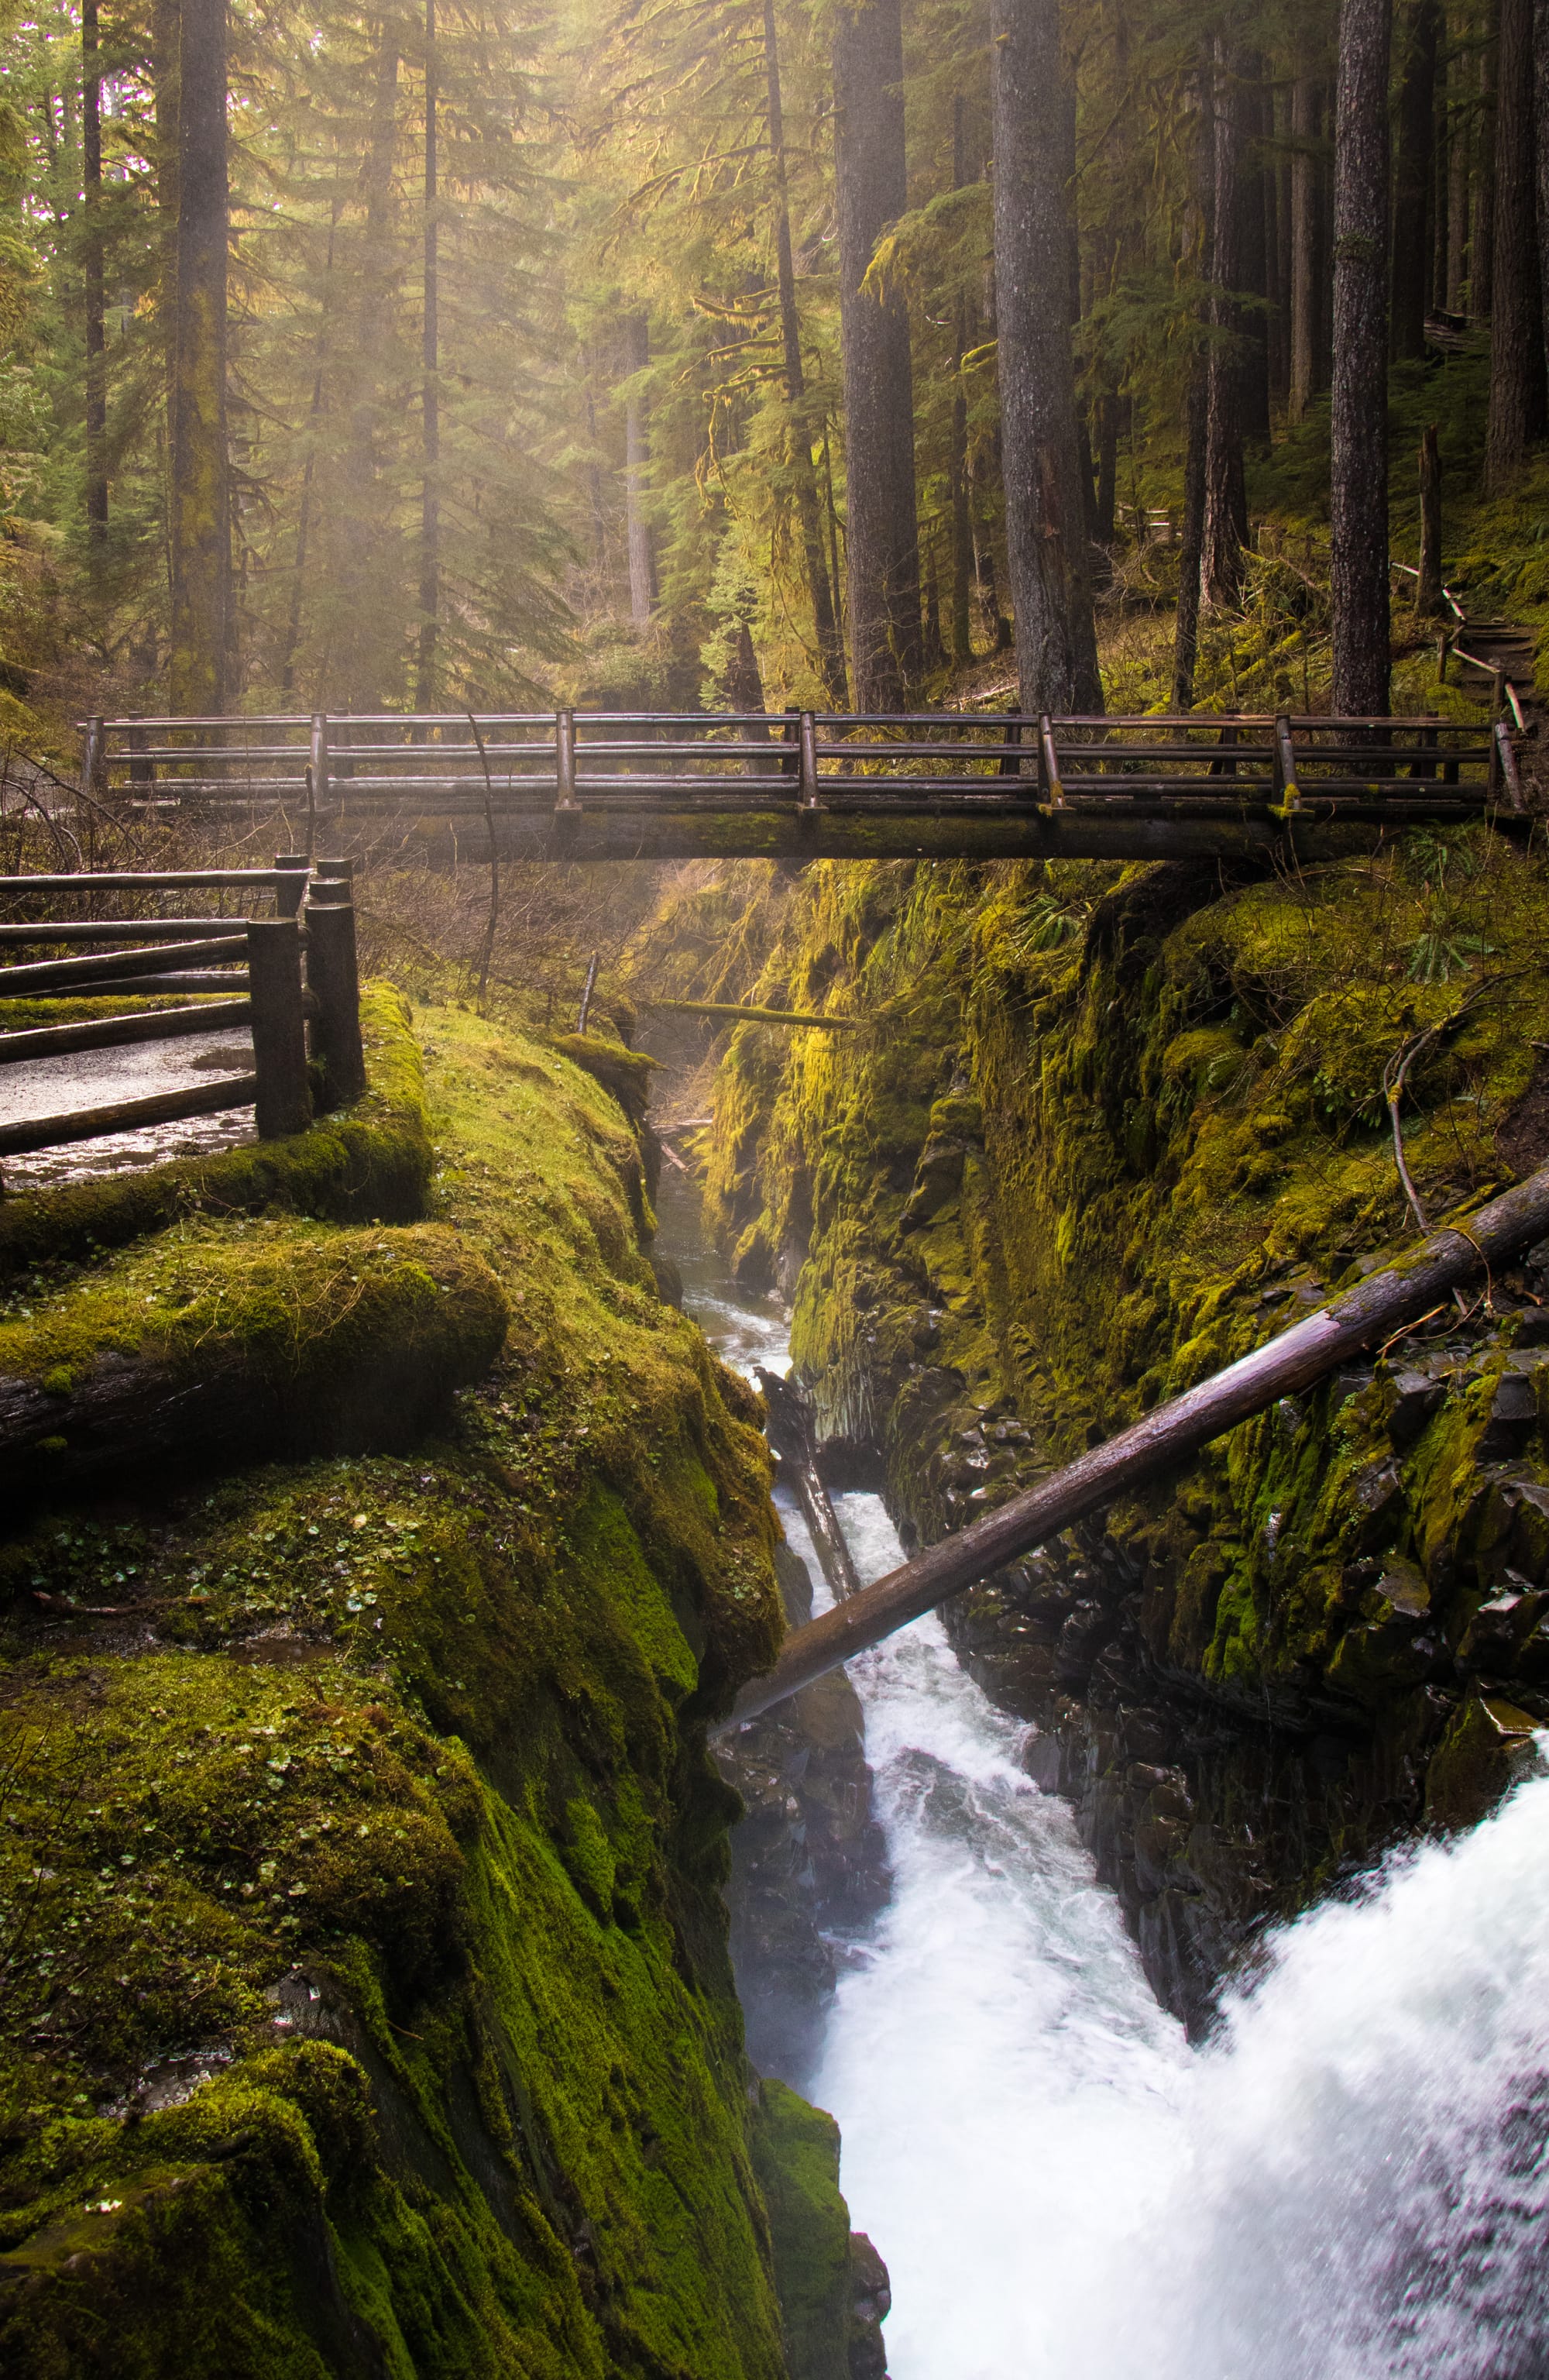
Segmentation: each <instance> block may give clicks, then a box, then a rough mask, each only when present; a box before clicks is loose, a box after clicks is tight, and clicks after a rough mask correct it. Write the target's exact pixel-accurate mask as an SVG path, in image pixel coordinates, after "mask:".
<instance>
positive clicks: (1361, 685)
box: [1331, 0, 1392, 714]
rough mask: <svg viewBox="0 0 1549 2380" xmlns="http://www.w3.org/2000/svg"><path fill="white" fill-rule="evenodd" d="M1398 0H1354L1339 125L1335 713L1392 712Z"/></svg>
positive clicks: (1346, 12)
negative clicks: (1390, 88)
mask: <svg viewBox="0 0 1549 2380" xmlns="http://www.w3.org/2000/svg"><path fill="white" fill-rule="evenodd" d="M1391 29H1392V27H1391V16H1390V0H1344V5H1343V6H1342V7H1341V10H1340V15H1339V79H1338V92H1337V100H1336V103H1335V122H1334V160H1335V163H1334V413H1333V457H1332V485H1331V510H1332V515H1333V553H1332V565H1333V566H1332V573H1331V577H1332V588H1331V592H1332V598H1333V612H1334V708H1335V710H1337V711H1340V712H1345V713H1351V712H1355V713H1359V712H1363V711H1364V712H1372V713H1374V714H1386V710H1387V697H1388V674H1389V647H1390V635H1389V626H1388V605H1389V591H1388V571H1387V259H1388V202H1387V171H1388V130H1387V71H1388V50H1389V46H1390V39H1391Z"/></svg>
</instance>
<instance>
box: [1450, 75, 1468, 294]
mask: <svg viewBox="0 0 1549 2380" xmlns="http://www.w3.org/2000/svg"><path fill="white" fill-rule="evenodd" d="M1461 64H1462V61H1461V60H1460V59H1457V58H1455V59H1454V60H1453V61H1452V65H1451V67H1450V69H1449V71H1448V74H1447V92H1448V97H1447V111H1446V310H1447V312H1448V313H1449V314H1461V313H1462V312H1464V310H1465V306H1464V297H1465V293H1466V291H1467V288H1468V279H1469V198H1470V180H1471V175H1470V154H1469V141H1470V123H1469V117H1468V114H1467V110H1466V107H1465V105H1464V103H1463V102H1462V100H1461V98H1460V96H1459V92H1460V88H1461V73H1460V67H1461Z"/></svg>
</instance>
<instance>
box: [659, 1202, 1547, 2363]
mask: <svg viewBox="0 0 1549 2380" xmlns="http://www.w3.org/2000/svg"><path fill="white" fill-rule="evenodd" d="M684 1254H685V1257H690V1258H691V1260H690V1261H689V1262H687V1263H685V1267H684V1269H685V1272H686V1273H688V1274H689V1276H690V1295H689V1299H688V1301H687V1302H688V1304H689V1305H690V1309H691V1310H692V1311H694V1312H696V1314H697V1315H698V1317H699V1318H700V1320H701V1322H702V1323H703V1325H704V1327H705V1329H706V1330H707V1332H708V1335H709V1336H710V1337H711V1339H712V1340H714V1341H715V1342H717V1343H718V1344H720V1347H721V1349H722V1352H723V1353H724V1354H726V1356H727V1357H728V1360H730V1361H732V1362H735V1363H739V1364H741V1365H742V1366H744V1367H745V1368H748V1369H751V1367H752V1366H753V1365H754V1364H755V1363H763V1364H766V1365H775V1364H778V1363H780V1362H781V1361H783V1360H784V1343H783V1330H782V1323H783V1318H782V1317H781V1314H780V1312H779V1310H778V1309H777V1308H775V1307H773V1306H771V1305H768V1304H765V1303H763V1302H761V1301H756V1300H751V1299H745V1298H741V1297H739V1296H738V1295H737V1294H736V1293H733V1292H731V1291H729V1290H728V1289H727V1288H726V1286H725V1284H724V1282H723V1281H720V1280H719V1279H717V1278H716V1277H715V1274H714V1269H713V1267H712V1266H710V1265H709V1264H708V1261H707V1260H706V1259H705V1258H704V1257H703V1255H702V1252H699V1251H690V1250H688V1249H686V1248H685V1250H684ZM693 1256H697V1257H698V1261H697V1263H694V1262H692V1257H693ZM836 1505H837V1509H838V1512H839V1515H840V1520H841V1525H842V1527H843V1529H844V1531H845V1535H846V1536H847V1538H848V1540H849V1543H850V1546H851V1548H852V1551H853V1554H854V1556H855V1560H856V1566H857V1568H858V1570H859V1571H860V1573H861V1575H862V1577H863V1578H868V1579H869V1578H874V1577H877V1576H880V1574H881V1573H883V1572H884V1571H885V1570H888V1569H890V1568H891V1567H893V1565H894V1564H895V1563H897V1562H898V1561H899V1560H901V1559H902V1548H900V1546H899V1543H898V1540H897V1538H896V1536H894V1533H893V1530H892V1527H891V1524H890V1523H889V1520H888V1516H887V1513H886V1512H885V1510H884V1509H883V1506H882V1504H881V1502H880V1500H878V1499H877V1497H875V1496H865V1495H849V1496H842V1497H840V1498H838V1499H836ZM784 1517H785V1520H786V1525H787V1528H788V1532H789V1534H790V1536H791V1537H792V1539H793V1543H794V1544H795V1546H796V1548H797V1550H798V1551H800V1552H802V1553H804V1554H807V1555H808V1557H809V1561H810V1548H809V1547H808V1545H807V1544H806V1542H805V1532H804V1531H803V1529H802V1527H801V1523H800V1516H799V1514H797V1513H796V1512H794V1511H793V1510H786V1512H785V1515H784ZM811 1567H812V1568H813V1572H814V1577H815V1580H816V1579H817V1569H816V1564H815V1563H812V1564H811ZM824 1600H825V1597H824V1596H823V1593H822V1590H821V1587H820V1586H819V1591H818V1604H819V1608H821V1605H822V1603H823V1601H824ZM850 1675H851V1677H852V1679H853V1682H854V1684H855V1686H856V1688H857V1690H858V1692H859V1694H860V1696H861V1699H862V1702H863V1705H864V1707H865V1727H866V1756H867V1758H868V1760H869V1761H870V1763H871V1766H872V1768H873V1771H874V1773H875V1778H876V1791H877V1815H878V1816H879V1818H880V1820H881V1822H882V1824H883V1826H884V1827H885V1828H886V1831H887V1836H888V1842H889V1852H890V1857H891V1863H892V1869H893V1876H894V1892H893V1898H892V1900H891V1902H890V1904H889V1907H888V1908H887V1909H886V1910H885V1911H884V1912H883V1913H882V1914H881V1915H880V1917H879V1918H877V1920H875V1921H874V1922H873V1923H872V1925H870V1926H869V1927H868V1928H867V1929H866V1930H865V1932H864V1933H863V1934H859V1935H856V1936H853V1937H845V1938H843V1939H841V1940H840V1941H839V1942H838V1943H837V1944H836V1948H837V1949H838V1951H839V1954H840V1960H841V1980H840V1987H839V1993H838V1998H837V1999H836V2002H835V2005H834V2008H833V2010H832V2013H831V2015H830V2018H829V2026H828V2031H827V2035H826V2040H825V2045H824V2049H823V2053H822V2057H821V2060H820V2063H819V2066H818V2068H817V2073H816V2075H815V2077H814V2078H813V2080H812V2082H811V2084H810V2095H812V2096H813V2097H814V2098H816V2099H817V2100H818V2101H819V2102H820V2103H821V2104H822V2105H823V2106H825V2107H828V2108H829V2109H830V2110H831V2111H832V2113H833V2114H834V2115H835V2116H836V2117H837V2118H838V2119H839V2122H840V2126H841V2132H842V2135H843V2168H842V2174H841V2180H842V2185H843V2188H844V2191H845V2194H846V2196H847V2198H848V2199H849V2202H850V2208H851V2219H852V2221H853V2223H854V2224H855V2226H856V2227H857V2228H859V2229H862V2230H865V2231H867V2232H868V2233H869V2234H870V2235H871V2237H872V2238H873V2239H874V2240H876V2242H877V2246H878V2247H879V2248H880V2250H881V2251H882V2253H883V2255H884V2256H885V2257H886V2259H887V2261H888V2264H889V2268H890V2272H891V2276H892V2285H893V2312H892V2314H891V2316H890V2318H889V2322H888V2325H887V2333H886V2336H887V2340H888V2350H889V2373H890V2374H891V2375H892V2380H1386V2375H1398V2374H1404V2375H1415V2376H1416V2380H1419V2375H1424V2380H1543V2375H1545V2374H1549V2221H1546V2217H1549V2161H1546V2155H1545V2138H1546V2131H1549V1776H1539V1777H1535V1778H1533V1779H1530V1780H1529V1781H1528V1782H1526V1783H1525V1784H1523V1785H1522V1786H1520V1787H1519V1789H1518V1791H1516V1793H1515V1794H1514V1795H1513V1796H1512V1798H1511V1799H1510V1800H1509V1801H1508V1802H1507V1803H1506V1804H1505V1805H1504V1807H1503V1808H1502V1809H1501V1810H1500V1811H1499V1812H1498V1814H1497V1815H1495V1817H1493V1818H1492V1819H1490V1820H1488V1821H1487V1822H1486V1823H1485V1824H1484V1825H1482V1826H1481V1827H1479V1828H1476V1829H1475V1830H1474V1831H1473V1832H1472V1833H1471V1834H1469V1835H1467V1836H1464V1837H1462V1838H1461V1839H1459V1840H1456V1841H1453V1842H1448V1843H1428V1844H1425V1845H1423V1846H1422V1847H1420V1848H1419V1849H1417V1850H1415V1851H1413V1852H1410V1853H1407V1854H1405V1855H1403V1856H1402V1857H1398V1858H1395V1859H1393V1860H1391V1861H1390V1862H1389V1863H1388V1864H1386V1867H1385V1868H1384V1869H1382V1870H1381V1871H1380V1872H1378V1873H1377V1874H1375V1875H1374V1876H1372V1877H1371V1878H1369V1879H1368V1880H1367V1881H1366V1883H1365V1885H1364V1886H1363V1887H1362V1888H1361V1889H1359V1890H1358V1891H1357V1892H1355V1893H1354V1894H1352V1895H1351V1896H1350V1897H1349V1898H1348V1899H1346V1900H1341V1901H1338V1902H1328V1903H1325V1904H1324V1905H1323V1906H1322V1907H1320V1908H1317V1909H1315V1910H1313V1911H1312V1912H1310V1913H1308V1914H1307V1915H1306V1916H1304V1917H1303V1918H1301V1920H1299V1921H1298V1922H1297V1923H1296V1924H1295V1925H1290V1926H1288V1927H1286V1928H1284V1929H1282V1930H1281V1931H1279V1932H1278V1933H1277V1934H1275V1935H1274V1936H1272V1937H1270V1938H1269V1939H1268V1941H1267V1942H1266V1943H1265V1945H1264V1946H1263V1955H1262V1958H1261V1959H1260V1961H1259V1962H1258V1967H1257V1972H1256V1974H1255V1978H1254V1981H1253V1985H1252V1987H1251V1988H1246V1989H1242V1990H1239V1991H1235V1992H1233V1993H1231V1994H1229V1995H1228V1997H1227V1998H1226V2000H1225V2003H1224V2005H1223V2009H1222V2012H1221V2020H1220V2023H1219V2026H1218V2028H1217V2029H1216V2032H1215V2033H1214V2034H1213V2035H1212V2037H1211V2038H1210V2039H1209V2040H1207V2041H1206V2042H1205V2043H1204V2045H1203V2046H1190V2045H1189V2044H1188V2043H1187V2042H1186V2040H1185V2038H1184V2035H1183V2033H1182V2030H1181V2028H1180V2026H1179V2025H1178V2024H1177V2023H1175V2022H1174V2021H1173V2020H1172V2019H1171V2018H1170V2017H1168V2015H1166V2014H1165V2013H1164V2012H1163V2011H1162V2010H1160V2009H1159V2008H1158V2006H1157V2004H1156V2000H1155V1999H1154V1998H1153V1997H1152V1995H1151V1992H1150V1990H1149V1988H1148V1986H1147V1985H1146V1983H1145V1980H1144V1974H1143V1973H1142V1971H1141V1966H1140V1961H1139V1958H1138V1956H1137V1954H1136V1952H1135V1949H1134V1947H1133V1945H1132V1943H1131V1940H1130V1938H1129V1937H1128V1935H1127V1934H1126V1932H1125V1930H1124V1927H1123V1925H1122V1922H1121V1919H1120V1916H1119V1909H1118V1905H1117V1902H1116V1901H1115V1900H1114V1899H1113V1897H1112V1895H1111V1894H1110V1893H1109V1892H1107V1890H1106V1889H1105V1888H1102V1887H1101V1886H1099V1885H1098V1884H1097V1882H1096V1881H1095V1876H1094V1872H1093V1867H1092V1863H1091V1860H1090V1858H1089V1856H1088V1854H1087V1853H1086V1852H1085V1851H1084V1850H1083V1847H1082V1845H1081V1843H1080V1841H1079V1840H1078V1838H1077V1835H1076V1831H1075V1827H1074V1824H1073V1821H1072V1818H1071V1813H1070V1811H1069V1810H1068V1809H1067V1808H1066V1806H1065V1805H1064V1804H1063V1803H1059V1801H1057V1800H1055V1799H1053V1798H1052V1797H1051V1796H1049V1795H1047V1794H1045V1793H1043V1792H1041V1791H1039V1790H1038V1788H1037V1787H1036V1786H1035V1785H1034V1784H1033V1782H1032V1780H1031V1779H1030V1778H1029V1777H1028V1775H1027V1773H1026V1768H1025V1765H1024V1755H1025V1750H1026V1743H1027V1740H1028V1732H1029V1731H1028V1730H1026V1729H1025V1728H1023V1727H1022V1726H1021V1725H1019V1724H1018V1723H1017V1722H1016V1721H1014V1720H1012V1719H1010V1718H1006V1717H1005V1716H1004V1715H1002V1714H1001V1713H999V1712H998V1711H997V1710H996V1709H995V1708H994V1707H993V1706H991V1705H990V1704H989V1703H988V1701H987V1700H986V1697H985V1696H984V1694H982V1693H981V1692H980V1691H979V1689H978V1688H977V1687H976V1686H975V1685H974V1683H973V1682H972V1681H971V1680H970V1679H969V1678H968V1677H967V1675H966V1674H965V1673H964V1672H963V1671H962V1670H961V1669H960V1668H959V1667H958V1665H957V1662H956V1660H955V1659H954V1658H953V1656H952V1654H951V1651H950V1647H949V1645H948V1644H947V1640H946V1637H945V1634H944V1632H943V1631H942V1629H941V1627H940V1625H939V1622H938V1621H936V1620H935V1619H934V1618H928V1619H926V1620H922V1621H917V1622H916V1623H915V1625H914V1627H912V1628H910V1629H908V1630H907V1631H905V1632H903V1633H902V1634H900V1635H898V1636H895V1637H893V1638H891V1639H890V1640H889V1642H888V1643H886V1644H885V1645H879V1646H877V1647H876V1648H875V1649H874V1650H873V1651H871V1652H870V1653H867V1654H865V1655H864V1656H863V1657H862V1658H860V1659H858V1660H856V1661H854V1662H853V1663H852V1664H851V1665H850Z"/></svg>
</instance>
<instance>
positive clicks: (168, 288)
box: [151, 0, 178, 583]
mask: <svg viewBox="0 0 1549 2380" xmlns="http://www.w3.org/2000/svg"><path fill="white" fill-rule="evenodd" d="M177 18H178V0H151V74H152V76H153V78H154V80H155V86H156V138H155V154H156V255H157V309H158V315H159V321H158V325H157V327H158V329H159V330H160V333H161V344H162V368H163V375H164V378H165V383H166V418H167V421H168V423H169V424H170V423H171V420H172V415H173V403H174V399H173V370H174V363H175V356H176V346H177V146H178V130H177ZM168 535H169V538H170V535H171V528H170V521H169V527H168ZM170 550H171V549H170V546H169V548H168V551H169V553H170ZM169 583H170V574H169Z"/></svg>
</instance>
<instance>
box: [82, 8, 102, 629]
mask: <svg viewBox="0 0 1549 2380" xmlns="http://www.w3.org/2000/svg"><path fill="white" fill-rule="evenodd" d="M80 64H81V75H80V143H81V163H82V164H83V166H84V169H85V172H84V179H85V184H86V191H85V204H84V207H83V209H82V212H83V214H84V217H85V238H84V242H83V246H84V249H85V254H84V256H83V257H82V260H81V261H82V264H83V266H84V268H85V281H86V542H87V553H88V558H89V565H90V569H91V592H92V595H93V597H94V598H95V599H96V600H97V601H99V602H100V601H102V598H103V592H104V589H103V565H104V564H105V562H106V560H107V552H106V549H107V325H106V321H105V314H106V308H105V304H104V294H103V118H102V100H103V69H102V60H101V55H100V53H99V50H98V46H97V0H81V10H80Z"/></svg>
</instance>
